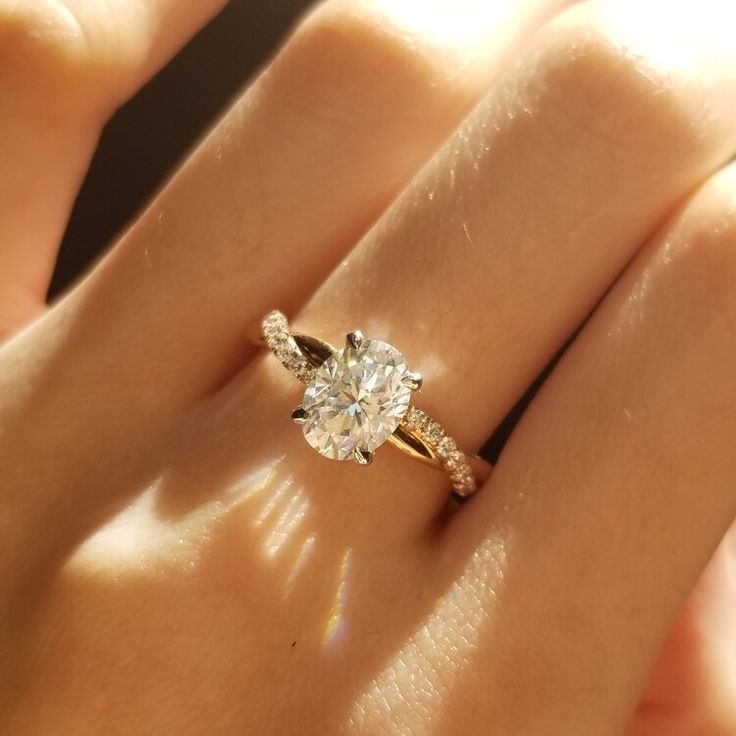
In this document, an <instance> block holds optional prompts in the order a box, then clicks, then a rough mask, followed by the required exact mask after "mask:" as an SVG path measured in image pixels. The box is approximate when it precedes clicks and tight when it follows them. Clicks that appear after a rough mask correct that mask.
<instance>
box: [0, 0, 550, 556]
mask: <svg viewBox="0 0 736 736" xmlns="http://www.w3.org/2000/svg"><path fill="white" fill-rule="evenodd" d="M396 7H397V6H396V5H395V4H393V3H388V2H387V3H383V4H381V3H375V4H368V3H366V4H359V5H358V4H355V3H349V2H333V3H328V4H326V5H323V6H322V7H321V8H319V9H318V10H317V11H316V13H315V14H313V15H312V16H311V17H309V18H308V19H307V20H306V21H305V22H304V24H303V25H302V26H301V27H300V28H299V29H298V30H297V31H296V33H295V35H294V36H293V38H292V39H291V41H290V42H288V43H287V45H286V47H285V48H284V50H283V51H282V52H281V54H280V55H279V57H278V58H277V60H276V61H275V62H274V64H273V65H272V66H271V67H270V68H269V69H267V70H266V72H265V73H264V75H262V77H261V78H260V79H259V80H258V81H257V82H256V83H255V85H254V86H253V87H252V88H251V89H250V90H249V91H248V92H247V93H246V94H245V95H244V97H243V98H242V99H241V100H240V102H239V103H238V104H236V106H235V107H234V109H233V110H232V111H231V112H230V113H229V114H228V115H227V116H226V117H225V119H224V120H223V122H222V123H221V124H220V125H219V126H218V127H217V128H216V129H215V130H214V132H213V133H212V134H211V135H210V137H209V138H208V140H207V141H206V142H205V143H204V144H203V146H202V147H201V148H200V149H199V151H198V152H197V153H196V154H195V155H194V156H193V158H192V159H191V160H190V161H189V162H188V163H187V164H186V165H185V166H184V168H183V170H182V171H181V172H180V173H179V174H178V175H177V176H176V177H175V178H174V179H173V181H172V182H171V184H170V185H169V186H168V187H167V188H166V190H165V191H164V192H163V194H162V195H161V196H160V197H159V198H158V200H157V201H156V202H155V203H154V204H153V205H152V206H151V208H150V210H149V211H148V212H147V213H146V214H145V215H144V217H143V218H142V220H141V221H140V222H139V223H137V224H136V225H135V226H134V227H133V229H132V230H131V232H130V233H129V234H128V235H127V236H126V237H125V239H124V240H123V242H122V243H121V244H120V246H119V247H118V248H116V249H115V251H114V252H113V253H112V254H111V256H110V257H109V258H108V259H107V260H106V261H105V262H104V263H103V264H102V265H101V267H100V268H98V269H97V271H96V272H94V273H93V274H92V275H91V277H89V278H88V279H87V280H86V281H85V282H83V283H82V284H81V285H80V286H79V288H78V289H77V290H76V291H75V292H74V293H72V294H71V295H70V296H69V297H68V298H67V299H66V300H64V301H62V303H60V304H59V305H58V306H57V307H56V308H55V309H54V310H52V311H51V313H49V314H48V315H46V317H45V318H44V319H42V320H41V321H39V322H37V323H36V324H35V325H33V326H32V327H31V328H30V329H29V330H26V331H25V332H24V333H23V334H21V335H19V336H17V337H16V338H15V339H14V340H13V341H12V342H11V343H10V344H8V345H7V346H6V347H5V350H4V351H3V353H0V363H1V364H2V366H1V367H0V376H2V378H0V384H1V385H0V414H2V416H3V421H4V423H5V426H10V425H11V423H12V426H13V430H12V433H11V432H9V433H7V434H6V435H5V437H4V438H3V446H2V452H3V456H4V458H8V461H7V462H5V461H3V472H4V476H5V488H7V489H9V490H8V491H7V493H8V495H10V494H12V496H13V503H12V504H7V505H6V506H5V511H4V515H5V519H6V520H7V523H5V524H4V525H3V526H4V527H6V528H7V529H9V530H10V531H9V532H8V534H7V535H5V536H3V537H2V538H3V540H4V541H3V542H2V544H3V545H6V546H7V547H8V548H9V549H10V548H12V549H14V550H16V551H17V550H20V549H22V548H23V546H24V545H23V544H22V540H23V539H25V538H27V537H28V536H29V535H30V537H31V538H33V539H34V540H37V539H38V538H39V535H38V534H37V533H36V532H35V531H34V530H35V529H38V528H53V529H54V530H56V533H55V534H54V535H52V536H53V538H49V539H48V542H49V544H50V545H52V544H53V543H55V542H56V541H57V540H58V539H63V540H66V541H67V542H68V541H69V540H70V539H72V537H73V534H72V531H71V530H76V531H77V532H78V531H79V530H83V529H84V528H85V527H86V524H88V523H89V517H88V516H86V515H85V510H89V511H90V513H92V512H93V511H94V512H96V511H99V509H100V508H102V507H104V506H105V504H106V503H108V502H111V501H114V500H115V499H116V498H118V497H119V494H122V493H124V492H131V490H132V489H133V488H134V487H135V486H134V484H133V482H132V481H131V482H130V483H129V484H127V483H126V481H125V479H123V478H116V479H115V482H110V483H108V484H106V493H104V494H100V488H99V482H98V481H97V480H92V479H91V478H93V477H94V475H95V473H96V472H97V471H96V470H95V468H94V467H93V465H94V464H93V463H92V462H91V460H90V458H95V459H96V463H98V464H99V463H103V460H102V458H104V464H105V465H111V466H112V465H113V464H114V462H115V459H116V458H118V459H120V460H121V462H123V464H124V465H125V466H126V467H131V466H132V465H134V463H132V462H131V456H135V457H137V458H140V457H142V456H146V452H145V448H146V447H147V442H148V440H147V439H146V437H147V436H148V435H149V434H153V436H156V435H157V433H158V431H159V429H160V423H161V422H163V421H165V419H166V417H168V416H169V415H170V413H171V412H172V411H174V410H175V409H179V408H181V406H182V405H184V404H186V403H187V402H189V401H191V400H192V399H193V398H195V397H200V396H201V395H202V394H203V393H204V392H207V391H210V390H212V389H213V388H214V387H216V386H218V385H219V384H220V383H221V382H222V381H224V380H225V379H226V378H228V377H229V376H230V375H231V374H232V372H233V371H234V370H235V368H236V367H239V366H240V365H241V364H242V360H243V358H244V356H243V345H244V344H246V339H247V336H246V330H247V326H248V323H249V322H250V321H253V322H255V321H257V320H258V319H260V316H261V313H262V312H263V311H264V310H265V309H266V308H267V307H270V306H271V305H272V304H273V303H274V302H276V303H280V304H286V305H294V304H298V303H300V301H301V300H303V299H304V298H305V295H307V294H308V293H310V291H311V290H312V289H313V287H314V286H315V284H316V283H318V282H319V281H320V280H321V279H322V278H323V276H324V274H325V273H326V272H327V271H328V270H329V269H330V268H331V267H332V265H334V263H335V262H336V261H337V260H338V259H339V258H340V257H341V256H342V254H343V253H344V252H345V251H346V250H348V249H349V248H350V247H351V246H352V244H353V242H354V240H355V239H356V238H357V237H358V236H359V234H360V233H361V232H362V231H363V230H364V229H365V228H366V227H367V226H368V224H369V223H370V222H371V221H372V219H373V218H374V217H375V216H376V215H377V213H378V212H379V211H380V209H381V208H382V207H383V206H384V205H385V204H386V202H387V201H389V200H390V199H391V198H392V197H393V196H394V195H395V193H396V191H397V190H398V189H399V188H401V187H402V186H403V185H404V184H405V182H406V180H407V179H408V178H409V177H410V176H411V175H412V174H413V173H414V171H415V170H416V168H417V167H418V166H419V165H421V164H422V162H423V161H424V160H425V159H426V158H427V157H428V156H429V155H430V153H431V152H432V151H433V150H434V148H435V147H436V146H437V145H438V144H439V143H440V141H441V140H442V139H443V138H444V137H445V136H446V135H447V134H448V133H449V132H450V130H451V129H452V128H453V126H455V125H456V124H457V122H458V120H459V119H460V118H461V117H462V115H463V114H465V112H466V111H467V108H468V106H469V105H471V104H472V102H473V101H474V100H475V99H476V98H477V96H478V95H479V94H480V93H481V91H482V90H483V89H484V88H485V85H486V84H487V83H488V82H489V81H490V80H491V79H492V78H493V77H494V75H496V74H498V72H499V69H500V68H501V67H502V66H503V63H504V60H505V59H507V58H508V55H509V54H510V53H511V51H512V49H513V48H515V47H516V46H517V45H518V44H519V43H521V42H522V39H523V37H524V35H525V34H526V33H527V32H529V29H530V28H531V27H532V26H533V25H534V23H538V22H541V18H542V17H543V16H544V14H545V13H546V12H551V8H552V7H553V5H548V4H546V3H544V2H537V1H536V0H532V2H529V3H520V4H517V3H506V4H500V5H499V4H496V5H495V6H494V8H493V9H490V10H486V9H485V8H484V6H479V5H477V4H475V3H472V2H470V0H468V5H467V8H468V12H467V13H464V14H460V15H456V14H455V13H456V11H457V5H455V6H454V7H453V8H451V9H448V8H447V6H446V5H445V4H444V3H440V2H437V3H432V4H430V5H426V4H419V3H417V4H413V5H412V6H411V7H413V8H414V12H413V13H412V12H409V7H410V6H409V5H403V6H401V8H402V10H401V11H400V12H398V11H396V12H395V8H396ZM428 8H432V13H431V14H429V15H427V14H425V11H426V10H427V9H428ZM501 9H502V10H501ZM471 10H472V11H473V12H470V11H471ZM517 10H518V13H517V12H516V11H517ZM443 14H444V15H443ZM450 17H452V18H453V19H454V23H453V24H452V25H450V24H447V23H445V24H443V23H442V22H441V21H442V19H443V18H445V19H448V18H450ZM428 18H432V19H434V24H433V25H431V26H429V27H428V26H427V22H428ZM458 18H464V19H465V20H466V22H467V25H466V24H465V23H460V22H458V20H457V19H458ZM453 29H454V30H453ZM356 49H359V50H360V53H356ZM48 376H53V380H52V381H51V382H50V383H49V382H48V381H47V380H46V377H48ZM16 381H18V382H22V383H23V385H25V386H32V389H31V390H30V393H29V394H23V395H22V396H21V395H19V394H18V393H17V392H15V391H13V389H12V386H13V385H14V382H16ZM49 417H51V420H49ZM39 447H42V448H43V455H44V457H48V458H53V459H54V461H53V465H52V466H49V467H46V466H45V464H44V463H39V458H38V448H39ZM72 448H74V449H72ZM133 448H138V450H135V449H133ZM123 456H124V457H123ZM11 459H12V462H11ZM30 466H34V467H36V468H37V469H38V471H39V472H37V473H35V474H34V476H33V477H32V478H31V477H29V476H28V475H27V473H26V471H25V470H24V469H25V468H27V467H30ZM98 467H99V465H98ZM58 478H65V479H66V482H67V483H68V484H69V488H68V489H67V490H68V491H69V492H66V491H63V490H61V489H59V488H58ZM49 489H53V493H54V494H56V495H55V502H54V504H49ZM11 514H12V516H11ZM49 515H50V516H49ZM52 517H53V522H52V521H51V520H50V519H51V518H52ZM57 535H58V536H57ZM37 552H38V554H39V555H43V552H44V551H43V550H41V549H38V550H37ZM35 559H36V557H35V556H33V557H32V559H31V561H33V560H35ZM28 562H29V560H28V559H26V561H25V564H26V566H27V564H28ZM23 567H24V565H19V569H21V568H23Z"/></svg>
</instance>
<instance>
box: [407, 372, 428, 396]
mask: <svg viewBox="0 0 736 736" xmlns="http://www.w3.org/2000/svg"><path fill="white" fill-rule="evenodd" d="M423 380H424V379H423V378H422V374H421V373H417V372H416V371H407V372H406V373H404V378H403V379H402V382H403V384H404V385H405V386H408V387H409V388H410V389H411V390H412V391H418V390H419V389H420V388H421V387H422V381H423Z"/></svg>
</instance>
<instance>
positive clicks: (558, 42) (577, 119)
mask: <svg viewBox="0 0 736 736" xmlns="http://www.w3.org/2000/svg"><path fill="white" fill-rule="evenodd" d="M591 12H592V10H591V7H586V6H580V7H578V8H575V9H573V10H571V11H569V12H568V13H567V14H565V15H563V16H562V17H561V18H559V19H558V20H557V21H556V22H553V24H552V25H551V26H550V27H549V29H548V34H547V36H546V39H545V41H544V42H543V43H542V44H541V46H540V48H539V51H538V55H537V58H536V60H535V61H536V64H535V69H536V71H537V74H538V79H537V83H536V93H537V95H538V96H539V97H540V98H541V101H542V103H544V101H545V100H546V101H547V102H548V104H547V105H546V107H545V111H546V112H547V117H548V122H549V125H550V127H551V128H552V133H553V134H554V135H555V137H557V136H565V138H570V137H571V136H573V137H576V138H579V139H581V141H582V142H583V143H585V144H587V145H589V146H596V145H599V146H604V147H606V149H609V150H610V149H613V150H614V151H615V152H616V154H617V155H618V158H619V160H620V161H621V162H622V163H623V164H624V165H627V166H631V165H632V164H633V165H636V166H640V165H641V163H645V164H646V165H647V166H648V167H650V168H652V167H653V168H656V170H657V172H658V173H660V174H661V173H664V171H666V170H667V169H668V168H676V167H678V166H679V167H682V166H683V165H688V164H690V163H692V162H693V161H694V160H697V159H698V158H699V157H700V156H701V155H702V152H703V146H704V142H705V141H704V139H705V137H706V136H705V135H704V123H705V122H706V120H707V117H706V113H705V111H704V110H703V107H702V104H701V103H702V100H700V99H698V98H699V95H698V94H697V90H696V89H694V88H693V86H692V85H691V84H689V83H688V82H686V80H685V79H683V78H682V75H681V74H679V72H678V71H677V70H676V69H675V68H670V67H668V66H667V65H666V64H664V63H662V61H661V60H657V61H655V60H654V59H652V58H650V57H649V56H648V55H647V53H646V50H645V49H644V50H642V48H641V47H640V46H636V45H633V44H629V43H627V42H626V41H625V40H623V39H622V38H621V37H620V36H619V35H618V34H617V33H614V32H612V31H611V30H610V29H609V28H608V27H607V26H606V25H605V24H603V23H601V22H600V21H598V20H597V19H596V18H595V16H592V15H591ZM663 170H664V171H663Z"/></svg>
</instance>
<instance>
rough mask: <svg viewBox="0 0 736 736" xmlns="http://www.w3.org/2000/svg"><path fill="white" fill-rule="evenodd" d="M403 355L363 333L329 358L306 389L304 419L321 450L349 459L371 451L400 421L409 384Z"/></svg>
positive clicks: (309, 438)
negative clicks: (364, 335) (357, 341)
mask: <svg viewBox="0 0 736 736" xmlns="http://www.w3.org/2000/svg"><path fill="white" fill-rule="evenodd" d="M407 373H409V367H408V366H407V363H406V359H405V358H404V356H403V355H402V354H401V353H400V352H399V351H398V350H397V349H396V348H395V347H393V345H389V344H388V343H387V342H384V341H383V340H369V339H363V340H362V342H361V343H360V345H359V346H358V347H353V346H351V345H348V346H347V347H345V348H343V349H342V350H339V351H337V352H336V353H335V354H334V355H333V356H332V357H331V358H328V359H327V360H326V361H325V362H324V363H323V364H322V365H321V366H320V367H319V368H317V370H316V371H315V373H314V376H313V378H312V380H311V381H310V382H309V384H308V385H307V389H306V391H305V392H304V400H303V402H302V408H303V409H304V412H305V414H306V420H305V421H304V423H303V425H302V429H303V431H304V437H305V439H306V440H307V442H308V443H309V444H310V445H311V446H312V447H313V448H314V449H315V450H317V452H319V453H320V454H321V455H324V456H326V457H329V458H332V459H334V460H349V459H352V458H353V457H354V455H355V451H356V450H362V451H364V452H373V451H374V450H375V449H376V448H377V447H378V446H379V445H381V444H383V443H384V442H385V441H386V440H387V439H388V438H389V437H390V436H391V434H392V433H393V432H394V430H395V429H396V427H398V425H399V423H400V422H401V419H402V418H403V416H404V414H406V412H407V409H408V408H409V401H410V399H411V385H410V382H409V381H408V380H406V376H407Z"/></svg>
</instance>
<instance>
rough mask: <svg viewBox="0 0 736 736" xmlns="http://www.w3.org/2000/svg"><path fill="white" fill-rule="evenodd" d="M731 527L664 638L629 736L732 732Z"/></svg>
mask: <svg viewBox="0 0 736 736" xmlns="http://www.w3.org/2000/svg"><path fill="white" fill-rule="evenodd" d="M735 543H736V527H733V526H732V527H731V529H730V530H729V532H728V534H727V535H726V537H725V538H724V539H723V540H722V541H721V544H720V545H719V547H718V549H717V550H716V553H715V555H714V556H713V559H711V561H710V562H709V563H708V567H707V568H706V569H705V571H704V573H703V574H702V575H701V576H700V579H699V580H698V582H697V583H696V585H695V587H694V589H693V590H692V591H691V592H690V594H689V595H688V598H687V601H686V602H685V605H684V606H683V608H682V609H681V611H680V612H679V614H678V617H677V621H676V622H675V625H674V627H673V628H672V630H671V631H670V632H669V634H668V635H667V641H666V643H665V646H664V649H663V650H662V652H661V653H660V654H659V655H658V659H657V663H656V665H655V667H654V670H653V671H652V673H651V674H650V676H649V682H648V684H647V687H646V692H645V694H644V697H643V699H642V701H641V702H640V703H639V705H638V707H637V709H636V714H635V716H634V721H633V724H632V726H631V728H630V729H629V731H628V732H627V733H629V735H630V736H665V735H666V736H687V735H688V734H693V733H703V734H728V733H733V732H734V731H736V620H735V619H734V610H735V609H736V575H735V574H734V571H735V570H736V566H735V564H734V562H735V560H736V546H735Z"/></svg>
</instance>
